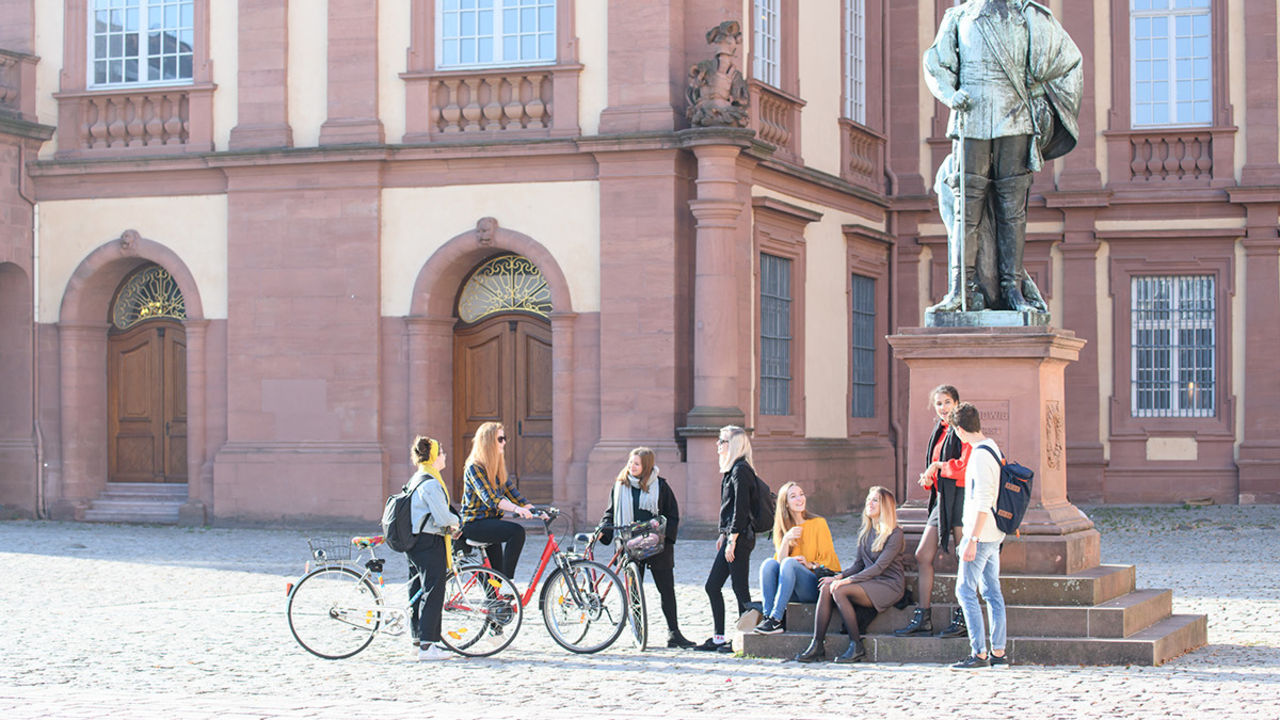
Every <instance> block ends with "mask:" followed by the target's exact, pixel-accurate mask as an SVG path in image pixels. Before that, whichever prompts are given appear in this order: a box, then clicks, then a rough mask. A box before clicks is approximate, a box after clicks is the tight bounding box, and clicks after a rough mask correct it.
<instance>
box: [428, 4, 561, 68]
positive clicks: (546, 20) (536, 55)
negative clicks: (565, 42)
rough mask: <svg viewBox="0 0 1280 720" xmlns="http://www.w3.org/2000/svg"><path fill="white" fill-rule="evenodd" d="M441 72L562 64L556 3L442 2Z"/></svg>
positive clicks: (439, 12)
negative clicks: (558, 43)
mask: <svg viewBox="0 0 1280 720" xmlns="http://www.w3.org/2000/svg"><path fill="white" fill-rule="evenodd" d="M435 5H436V35H437V37H436V67H437V68H440V69H455V68H456V69H465V68H480V67H504V66H518V65H548V64H551V63H554V62H555V61H556V0H438V2H436V4H435Z"/></svg>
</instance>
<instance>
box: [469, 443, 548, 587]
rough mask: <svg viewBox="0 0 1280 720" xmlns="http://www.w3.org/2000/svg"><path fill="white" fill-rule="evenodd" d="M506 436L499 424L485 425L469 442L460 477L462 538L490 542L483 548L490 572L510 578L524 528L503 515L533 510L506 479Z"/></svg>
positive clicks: (521, 547) (523, 514)
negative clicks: (463, 468)
mask: <svg viewBox="0 0 1280 720" xmlns="http://www.w3.org/2000/svg"><path fill="white" fill-rule="evenodd" d="M506 443H507V433H506V430H504V429H503V427H502V425H501V424H500V423H496V422H487V423H485V424H483V425H481V426H480V428H479V429H478V430H476V435H475V437H474V438H472V439H471V455H469V456H468V457H467V469H466V470H465V471H464V472H463V475H462V537H464V538H466V539H467V540H474V541H475V542H482V543H490V545H489V547H488V548H486V552H487V553H488V555H489V564H490V565H492V566H493V569H494V570H497V571H498V572H500V573H502V574H503V575H506V576H507V577H509V578H512V579H514V578H515V574H516V563H518V562H520V552H521V551H522V550H524V528H522V527H520V526H519V525H517V524H515V523H513V522H511V521H509V520H503V519H502V514H503V512H512V513H515V514H516V515H518V516H520V517H522V518H531V517H533V507H532V506H530V505H529V501H528V500H526V499H525V497H524V495H521V494H520V491H519V490H517V489H516V486H515V485H513V484H512V483H511V479H510V478H508V477H507V460H506V456H505V454H504V452H503V451H504V450H505V449H506Z"/></svg>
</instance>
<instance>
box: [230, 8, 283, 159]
mask: <svg viewBox="0 0 1280 720" xmlns="http://www.w3.org/2000/svg"><path fill="white" fill-rule="evenodd" d="M239 2H240V6H239V13H240V14H239V17H240V27H239V61H240V70H239V77H238V78H237V79H236V83H237V85H238V86H239V87H238V90H239V100H238V103H239V104H238V110H239V121H238V123H237V124H236V126H235V127H234V128H232V129H231V140H230V147H231V149H232V150H250V149H255V148H277V147H289V146H291V145H293V129H292V128H291V127H289V0H239Z"/></svg>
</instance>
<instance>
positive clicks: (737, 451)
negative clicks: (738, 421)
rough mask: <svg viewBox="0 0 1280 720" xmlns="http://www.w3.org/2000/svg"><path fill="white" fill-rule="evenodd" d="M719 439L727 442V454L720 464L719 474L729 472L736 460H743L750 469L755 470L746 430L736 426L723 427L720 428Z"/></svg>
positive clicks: (749, 439)
mask: <svg viewBox="0 0 1280 720" xmlns="http://www.w3.org/2000/svg"><path fill="white" fill-rule="evenodd" d="M720 439H721V440H728V441H729V452H727V453H725V456H724V460H722V461H721V462H720V472H722V473H723V472H729V468H731V467H733V464H734V463H735V462H737V461H738V458H745V459H746V461H747V464H748V465H750V466H751V469H752V470H755V469H756V464H755V463H754V462H752V461H751V438H749V437H747V431H746V430H743V429H742V428H740V427H738V426H737V425H725V426H724V427H722V428H720Z"/></svg>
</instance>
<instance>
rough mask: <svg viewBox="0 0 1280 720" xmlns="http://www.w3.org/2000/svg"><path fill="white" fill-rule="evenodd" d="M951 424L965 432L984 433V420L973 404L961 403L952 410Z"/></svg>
mask: <svg viewBox="0 0 1280 720" xmlns="http://www.w3.org/2000/svg"><path fill="white" fill-rule="evenodd" d="M950 422H951V424H952V425H955V426H957V427H959V428H960V429H961V430H964V431H965V432H971V433H976V432H982V418H980V417H978V408H976V407H974V406H973V403H960V404H959V405H957V406H955V407H954V408H952V409H951V418H950Z"/></svg>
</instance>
